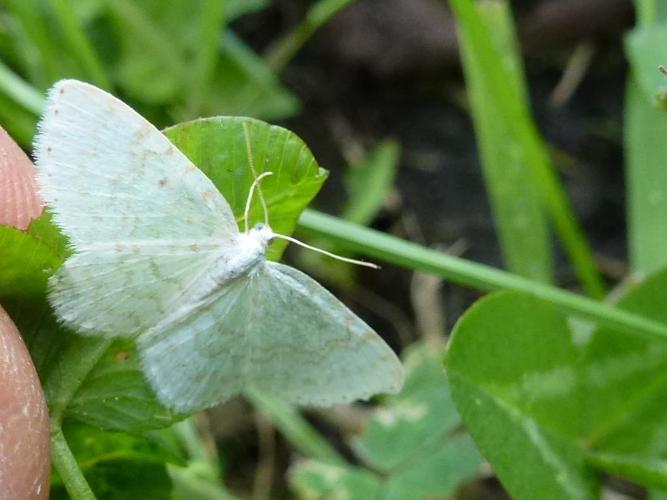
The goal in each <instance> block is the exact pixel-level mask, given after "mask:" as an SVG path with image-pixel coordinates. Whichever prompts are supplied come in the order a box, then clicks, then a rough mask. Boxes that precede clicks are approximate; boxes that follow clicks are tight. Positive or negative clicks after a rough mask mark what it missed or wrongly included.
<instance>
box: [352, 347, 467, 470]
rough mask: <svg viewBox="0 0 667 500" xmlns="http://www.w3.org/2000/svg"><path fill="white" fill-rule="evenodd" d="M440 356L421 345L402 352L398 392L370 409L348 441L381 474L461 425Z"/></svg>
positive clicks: (412, 457) (437, 441) (408, 461)
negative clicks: (362, 425)
mask: <svg viewBox="0 0 667 500" xmlns="http://www.w3.org/2000/svg"><path fill="white" fill-rule="evenodd" d="M441 358H442V355H441V353H439V352H433V351H432V350H430V349H428V347H426V346H423V345H420V344H418V345H416V346H414V347H413V348H411V349H410V351H409V352H408V353H407V354H406V356H405V358H404V362H403V364H404V366H405V369H406V378H405V385H404V386H403V390H402V391H401V393H400V394H398V395H396V396H394V397H392V398H389V399H388V400H387V404H385V405H383V406H382V407H380V408H378V409H377V410H376V411H375V412H374V416H373V418H371V420H370V421H369V422H368V424H367V426H366V428H365V430H364V433H363V435H362V436H361V437H360V438H359V439H357V440H355V441H354V443H353V444H354V450H355V451H356V453H357V454H358V455H359V456H360V457H361V458H362V459H363V461H364V462H366V463H370V464H372V465H373V467H374V468H376V469H378V470H382V471H385V472H386V471H390V470H392V469H396V468H400V466H401V464H410V463H412V462H414V461H415V460H414V455H415V454H417V453H419V452H420V451H421V450H423V449H424V448H425V447H429V446H432V445H433V444H434V443H439V442H440V441H441V440H442V438H443V436H447V435H448V434H449V433H450V432H451V431H452V430H453V429H454V427H456V426H457V425H459V424H460V418H459V415H458V413H457V411H456V407H455V406H454V402H453V401H452V399H451V396H450V394H449V387H448V385H447V377H446V376H445V371H444V370H443V368H442V361H441Z"/></svg>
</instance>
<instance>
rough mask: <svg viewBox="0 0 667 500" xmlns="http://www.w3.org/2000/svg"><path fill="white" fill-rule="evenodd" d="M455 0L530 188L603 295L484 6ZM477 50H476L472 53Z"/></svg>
mask: <svg viewBox="0 0 667 500" xmlns="http://www.w3.org/2000/svg"><path fill="white" fill-rule="evenodd" d="M450 5H451V7H452V10H453V11H454V13H455V15H456V18H457V20H458V23H459V27H460V29H461V30H462V31H463V32H464V33H465V36H466V37H467V39H468V41H469V43H468V46H469V49H470V50H471V52H472V54H471V55H474V57H476V58H477V59H478V61H479V63H480V64H481V65H484V66H485V67H487V68H494V70H493V71H485V76H486V78H487V79H488V88H490V89H492V90H493V93H494V100H495V102H496V105H497V107H498V111H499V113H500V116H499V117H498V119H502V121H503V122H504V123H505V124H506V126H507V127H509V128H511V129H512V130H513V133H514V134H515V135H516V137H517V141H519V142H520V143H521V144H522V147H523V149H524V151H525V152H524V154H525V161H526V165H528V166H529V167H530V171H531V175H530V180H531V182H529V183H528V185H527V186H526V187H525V189H531V187H532V186H534V188H535V189H537V190H538V192H539V193H540V197H541V199H542V203H543V204H544V206H545V208H546V210H547V212H548V213H549V215H550V217H551V220H552V223H553V224H554V227H555V230H556V234H557V235H558V237H559V239H560V241H561V242H562V243H563V246H564V247H565V250H566V252H567V254H568V256H569V258H570V260H571V261H572V264H573V266H574V269H575V271H576V273H577V276H578V277H579V280H580V281H581V283H582V285H583V287H584V289H585V290H586V292H587V293H588V294H590V295H591V296H593V297H596V298H601V297H602V296H604V294H605V286H604V283H603V281H602V278H601V277H600V275H599V273H598V270H597V267H596V265H595V260H594V259H593V255H592V253H591V250H590V247H589V245H588V243H587V241H586V239H585V237H584V234H583V232H582V230H581V228H580V227H579V225H578V224H577V219H576V217H575V214H574V211H573V209H572V207H571V205H570V203H569V201H568V199H567V196H566V194H565V192H564V190H563V188H562V186H561V184H560V181H559V180H558V177H557V175H556V173H555V171H554V168H553V165H552V162H551V159H550V157H549V153H548V151H547V148H546V146H545V145H544V142H543V139H542V138H541V137H540V135H539V132H538V131H537V127H536V125H535V123H534V121H533V119H532V117H531V114H530V110H529V109H528V106H527V104H526V102H525V100H524V99H522V96H521V93H522V90H521V88H523V87H521V88H517V87H516V86H514V85H513V84H512V78H511V76H510V75H509V74H508V71H507V69H506V68H505V67H504V66H503V65H501V64H498V62H497V61H500V60H502V59H503V57H504V56H503V54H502V53H499V51H498V49H497V48H496V47H495V46H494V44H493V42H492V40H491V38H490V36H489V33H488V32H487V30H486V27H485V23H484V21H483V18H482V16H481V15H480V12H479V10H478V9H477V7H476V6H475V5H476V4H474V3H473V2H471V0H450ZM473 51H474V52H473Z"/></svg>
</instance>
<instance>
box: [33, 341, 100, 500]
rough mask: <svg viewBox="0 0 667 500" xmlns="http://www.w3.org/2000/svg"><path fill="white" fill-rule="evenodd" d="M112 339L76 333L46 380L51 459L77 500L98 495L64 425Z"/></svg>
mask: <svg viewBox="0 0 667 500" xmlns="http://www.w3.org/2000/svg"><path fill="white" fill-rule="evenodd" d="M111 343H112V340H110V339H106V338H88V337H78V336H77V337H75V338H74V340H73V341H72V343H71V344H69V346H68V347H67V349H66V350H65V352H64V353H63V354H62V356H61V357H60V359H59V361H58V364H57V365H56V366H55V367H54V368H53V370H51V371H50V372H49V373H48V376H47V378H46V381H45V382H44V394H45V395H46V399H47V401H48V402H49V414H50V417H51V459H52V462H53V466H54V467H55V468H56V470H57V471H58V474H59V475H60V478H61V479H62V481H63V484H64V485H65V488H66V489H67V492H68V493H69V494H70V496H71V497H72V498H73V499H74V500H87V499H94V498H95V495H94V494H93V492H92V490H91V489H90V486H89V485H88V483H87V482H86V478H85V477H83V474H82V473H81V470H80V469H79V465H78V464H77V463H76V460H75V458H74V456H73V455H72V451H71V450H70V449H69V446H68V445H67V441H66V440H65V436H64V435H63V432H62V429H61V427H60V426H61V423H62V420H63V417H64V416H65V410H67V406H68V405H69V403H70V401H71V400H72V398H73V397H74V395H75V394H76V392H77V391H78V390H79V388H80V387H81V384H83V382H84V381H85V380H86V378H87V377H88V374H89V373H90V371H91V370H92V369H93V368H94V367H95V365H96V364H97V363H98V362H99V360H100V358H101V357H102V356H103V355H104V353H105V352H106V351H107V350H108V349H109V346H110V345H111Z"/></svg>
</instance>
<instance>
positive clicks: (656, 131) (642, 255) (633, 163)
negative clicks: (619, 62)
mask: <svg viewBox="0 0 667 500" xmlns="http://www.w3.org/2000/svg"><path fill="white" fill-rule="evenodd" d="M636 5H637V18H638V21H639V26H638V27H637V28H635V29H634V30H633V31H632V32H631V33H630V35H629V36H628V38H627V40H626V42H627V43H626V48H627V51H628V56H629V60H630V66H631V73H630V76H629V77H628V83H627V92H626V101H625V108H626V112H625V127H624V133H625V136H624V145H625V151H626V177H627V197H628V204H627V207H628V208H627V210H628V214H627V217H628V246H629V253H630V263H631V267H632V269H633V270H634V271H636V272H642V273H650V272H652V271H654V270H656V269H658V268H660V267H662V266H664V265H666V264H667V253H665V251H664V249H665V247H666V246H667V224H665V223H664V219H665V216H666V215H667V169H666V168H665V167H667V163H666V161H667V160H666V158H667V140H665V138H667V112H666V111H665V110H663V109H660V107H659V106H658V105H657V103H656V100H655V95H656V94H657V92H659V91H660V82H661V80H662V76H661V75H660V74H659V72H658V65H659V64H666V63H667V60H663V58H664V57H665V52H664V40H665V39H666V38H667V24H665V25H663V24H658V23H666V22H667V12H666V10H667V9H665V8H664V7H662V10H661V9H660V8H659V5H658V3H657V2H656V1H654V0H638V1H637V2H636ZM665 83H667V82H665ZM652 84H654V85H655V88H651V85H652Z"/></svg>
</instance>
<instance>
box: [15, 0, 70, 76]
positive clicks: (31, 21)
mask: <svg viewBox="0 0 667 500" xmlns="http://www.w3.org/2000/svg"><path fill="white" fill-rule="evenodd" d="M7 9H8V10H9V11H11V12H12V13H13V14H14V15H15V16H16V18H17V19H18V20H19V21H20V23H21V27H22V28H23V31H24V32H25V35H26V37H27V38H28V39H29V40H30V43H31V44H32V45H33V46H34V48H35V51H36V52H37V53H38V54H39V58H35V59H37V60H36V61H35V62H34V63H33V64H35V65H37V64H39V68H33V69H32V73H34V74H35V76H36V75H40V76H41V78H37V81H38V82H39V84H40V85H41V86H44V87H45V86H47V85H49V84H50V83H51V82H53V81H55V80H57V79H58V78H60V77H61V76H62V74H61V71H62V68H61V66H62V64H61V63H60V62H59V59H60V58H59V57H58V51H57V50H56V48H57V46H56V45H55V44H54V43H53V37H52V35H51V33H50V31H49V28H48V26H47V23H46V20H45V18H44V16H43V15H41V12H40V5H39V2H37V1H35V0H11V1H9V2H7ZM33 81H35V80H33Z"/></svg>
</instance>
